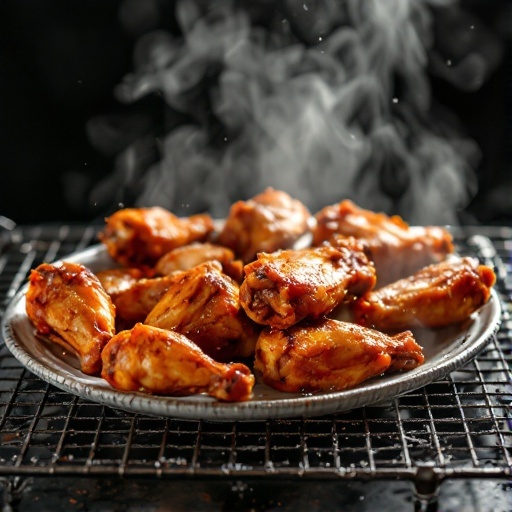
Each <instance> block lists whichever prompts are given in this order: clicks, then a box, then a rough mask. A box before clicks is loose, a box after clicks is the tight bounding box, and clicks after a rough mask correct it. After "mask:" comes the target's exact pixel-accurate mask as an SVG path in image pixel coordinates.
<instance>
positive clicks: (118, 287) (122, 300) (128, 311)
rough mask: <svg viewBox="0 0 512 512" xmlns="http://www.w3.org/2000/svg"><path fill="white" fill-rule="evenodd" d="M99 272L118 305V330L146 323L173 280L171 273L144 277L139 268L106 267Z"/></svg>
mask: <svg viewBox="0 0 512 512" xmlns="http://www.w3.org/2000/svg"><path fill="white" fill-rule="evenodd" d="M96 275H97V277H98V279H99V280H100V282H101V284H102V286H103V288H104V290H105V291H106V292H107V293H108V294H109V295H110V298H111V299H112V302H113V303H114V306H115V307H116V330H117V331H119V330H124V329H129V328H131V327H133V326H134V325H135V324H136V323H137V322H143V321H144V320H145V318H146V317H147V316H148V314H149V312H150V311H151V310H152V309H153V308H154V307H155V305H156V304H157V302H158V301H159V300H160V299H161V298H162V296H163V295H164V293H165V292H166V291H167V290H168V289H169V286H170V284H171V283H172V282H173V279H172V277H171V276H161V277H150V278H147V277H144V275H145V274H144V272H142V271H141V270H140V269H136V268H135V269H134V268H116V269H110V270H103V271H101V272H98V273H97V274H96Z"/></svg>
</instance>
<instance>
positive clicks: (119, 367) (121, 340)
mask: <svg viewBox="0 0 512 512" xmlns="http://www.w3.org/2000/svg"><path fill="white" fill-rule="evenodd" d="M102 357H103V370H102V377H103V378H104V379H105V380H107V381H108V382H109V383H110V384H111V385H112V386H113V387H115V388H116V389H121V390H124V391H144V392H147V393H154V394H158V395H173V396H183V395H193V394H197V393H207V394H209V395H211V396H212V397H214V398H217V399H219V400H225V401H231V402H235V401H243V400H247V399H249V398H250V397H251V393H252V388H253V386H254V376H253V375H252V373H251V371H250V370H249V368H248V367H247V366H245V365H244V364H242V363H232V364H225V363H219V362H216V361H214V360H213V359H212V358H210V357H208V356H207V355H206V354H205V353H204V352H202V351H201V349H200V348H199V347H198V346H197V345H196V344H195V343H193V342H191V341H190V340H189V339H188V338H187V337H186V336H184V335H182V334H179V333H177V332H175V331H168V330H166V329H160V328H158V327H152V326H149V325H143V324H137V325H135V326H134V327H133V329H131V330H126V331H121V332H120V333H118V334H116V335H115V336H114V337H113V338H112V339H111V340H110V341H109V343H108V344H107V346H106V347H105V349H104V350H103V355H102Z"/></svg>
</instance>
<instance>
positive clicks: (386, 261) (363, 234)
mask: <svg viewBox="0 0 512 512" xmlns="http://www.w3.org/2000/svg"><path fill="white" fill-rule="evenodd" d="M315 219H316V226H315V228H314V230H313V245H320V244H321V243H324V242H328V241H333V240H334V241H335V240H336V239H337V238H339V237H340V236H341V237H346V236H353V237H355V238H358V239H362V240H364V242H365V243H366V244H367V246H368V247H369V249H370V251H371V258H372V260H373V261H374V263H375V270H376V273H377V285H376V286H384V285H386V284H389V283H392V282H394V281H396V280H398V279H401V278H403V277H406V276H409V275H411V274H413V273H414V272H416V271H417V270H419V269H420V268H423V267H424V266H426V265H429V264H431V263H438V262H440V261H443V260H444V259H445V258H446V257H447V255H448V254H451V253H452V252H453V250H454V247H453V242H452V236H451V234H450V233H449V232H448V231H447V230H446V229H443V228H441V227H437V226H427V227H423V226H409V225H408V224H407V223H406V222H404V221H403V220H402V219H401V218H400V217H398V216H392V217H389V216H387V215H385V214H384V213H376V212H373V211H371V210H365V209H363V208H359V207H358V206H356V205H355V204H354V203H353V202H352V201H349V200H344V201H341V202H340V203H337V204H334V205H330V206H326V207H325V208H323V209H322V210H320V211H319V212H318V213H316V215H315Z"/></svg>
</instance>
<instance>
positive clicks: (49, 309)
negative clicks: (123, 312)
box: [26, 262, 115, 374]
mask: <svg viewBox="0 0 512 512" xmlns="http://www.w3.org/2000/svg"><path fill="white" fill-rule="evenodd" d="M26 311H27V315H28V317H29V319H30V320H31V321H32V323H33V324H34V326H35V327H36V329H37V331H38V332H39V333H40V334H42V335H44V336H46V337H48V338H49V339H50V340H51V341H53V342H56V343H59V344H60V345H62V346H64V347H65V348H68V349H69V348H70V349H71V350H72V351H73V352H74V353H75V354H76V355H77V357H78V358H79V361H80V365H81V369H82V371H83V372H84V373H87V374H95V373H98V372H99V371H100V370H101V351H102V349H103V347H104V346H105V345H106V343H107V342H108V340H110V338H111V337H112V336H113V335H114V323H115V318H114V315H115V308H114V306H113V304H112V301H111V299H110V297H109V295H108V294H107V293H106V292H105V290H104V289H103V288H102V286H101V283H100V281H99V280H98V278H97V277H96V276H95V275H94V274H93V273H92V272H91V271H90V270H89V269H87V268H86V267H84V266H83V265H80V264H77V263H70V262H61V263H56V264H49V263H42V264H41V265H39V266H38V267H37V268H36V269H33V270H32V272H31V273H30V278H29V286H28V290H27V293H26Z"/></svg>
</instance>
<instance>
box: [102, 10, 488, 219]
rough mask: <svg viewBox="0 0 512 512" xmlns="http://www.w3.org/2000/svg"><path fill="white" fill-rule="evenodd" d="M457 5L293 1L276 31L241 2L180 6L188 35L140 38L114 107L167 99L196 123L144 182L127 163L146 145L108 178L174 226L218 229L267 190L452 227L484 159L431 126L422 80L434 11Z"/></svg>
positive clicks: (174, 136) (435, 123) (166, 145)
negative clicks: (189, 217) (204, 214)
mask: <svg viewBox="0 0 512 512" xmlns="http://www.w3.org/2000/svg"><path fill="white" fill-rule="evenodd" d="M450 3H451V2H449V1H444V2H443V1H442V0H437V1H430V2H429V1H426V0H423V1H421V0H386V1H382V0H364V1H363V0H346V1H345V2H333V1H328V0H325V1H323V2H321V1H320V0H318V1H316V2H312V1H309V2H306V3H304V2H295V1H293V2H292V1H288V2H284V4H285V5H286V6H287V10H285V11H283V12H281V13H280V14H279V16H278V17H275V19H274V20H273V24H272V26H270V27H269V26H268V25H267V26H264V25H262V24H258V23H255V22H254V20H252V19H251V16H250V12H249V9H245V8H243V7H240V6H239V4H238V3H236V2H235V1H229V0H224V1H216V2H209V3H207V6H206V7H205V6H204V5H203V4H202V3H201V2H195V1H193V0H192V1H191V0H181V1H180V2H178V3H177V4H176V13H175V14H176V19H177V22H178V24H179V26H180V29H181V33H182V36H180V37H175V36H172V35H171V34H170V33H168V32H163V31H156V32H152V33H149V34H146V35H145V36H143V37H142V38H141V39H140V41H139V43H138V46H137V49H136V53H135V69H134V72H133V74H131V75H130V76H127V77H126V79H125V81H124V82H123V83H122V84H120V86H119V88H118V90H117V94H118V97H119V98H120V99H121V100H122V101H124V102H127V103H131V102H135V101H137V100H139V99H140V98H142V97H144V96H146V95H148V94H150V93H158V94H161V95H162V97H163V98H164V100H165V102H166V103H167V104H168V105H169V106H170V107H172V109H174V110H175V111H177V112H181V113H183V114H184V115H186V116H187V119H189V122H187V123H184V124H181V125H179V126H177V127H173V129H172V130H169V131H168V132H167V133H165V135H164V136H163V137H162V138H161V140H159V144H158V150H159V160H158V161H157V163H155V164H153V165H152V166H151V167H150V168H149V169H146V168H143V166H142V165H141V161H142V160H143V158H142V159H141V158H137V156H135V157H134V156H133V154H134V148H137V147H138V148H139V150H140V147H141V145H142V146H143V144H141V140H142V139H141V140H139V141H137V142H136V143H135V144H133V145H131V146H130V147H128V148H127V149H126V150H125V152H124V153H123V154H121V155H120V158H119V161H120V162H122V163H123V165H124V167H126V165H127V162H128V168H127V169H124V167H123V166H121V168H120V169H119V168H118V171H117V174H116V175H115V177H114V178H112V177H111V178H110V179H111V180H112V179H115V180H126V177H127V176H128V174H129V175H130V179H131V180H132V181H134V180H138V181H137V182H138V183H139V184H141V187H142V188H141V190H140V193H139V194H138V196H137V198H136V201H135V205H138V206H144V205H160V206H163V207H166V208H168V209H170V210H172V211H174V212H175V213H178V214H190V213H192V212H197V211H205V210H207V211H209V212H210V213H212V214H213V215H214V216H224V215H226V213H227V211H228V208H229V205H230V204H231V203H232V202H233V201H235V200H237V199H245V198H248V197H251V196H252V195H255V194H257V193H258V192H260V191H261V190H262V189H263V188H265V187H267V186H273V187H275V188H278V189H281V190H285V191H287V192H288V193H290V194H291V195H292V196H293V197H295V198H297V199H300V200H302V201H303V202H304V203H305V204H306V205H307V206H308V207H309V208H310V209H311V210H312V211H313V212H314V211H316V210H318V209H320V208H321V207H322V206H324V205H326V204H331V203H334V202H338V201H340V200H341V199H344V198H351V199H352V200H354V201H355V202H356V203H358V204H359V205H361V206H363V207H368V208H371V209H374V210H379V211H386V212H388V213H398V214H400V215H402V216H404V217H405V218H406V220H408V221H409V222H411V223H415V224H445V223H454V222H456V212H457V210H459V209H461V208H463V207H464V206H465V205H466V203H467V202H468V200H469V199H470V198H471V197H472V194H473V193H474V192H475V190H474V188H475V183H476V181H475V175H474V165H473V164H474V162H473V161H472V160H475V159H476V158H477V157H478V150H477V148H476V145H475V144H474V143H473V142H471V141H470V140H467V139H464V138H463V137H462V136H461V135H458V134H457V133H455V132H453V131H451V130H448V129H447V127H446V126H445V125H443V123H440V122H439V119H432V115H431V107H432V99H431V91H430V85H429V79H428V76H427V69H428V64H429V52H430V49H431V47H432V40H433V35H432V34H433V27H432V23H433V18H432V10H431V7H432V4H435V5H436V6H439V5H444V4H450ZM242 5H243V4H242ZM320 7H321V9H320ZM319 10H320V12H321V13H322V16H321V17H319V18H318V19H317V23H316V25H315V24H311V26H312V27H313V28H312V29H311V30H310V31H309V32H308V33H307V36H308V38H307V39H308V41H309V42H307V43H306V42H304V38H300V37H297V34H296V33H294V31H293V30H290V25H291V24H292V21H293V20H295V22H296V27H295V28H296V29H297V27H298V28H299V29H300V30H303V29H304V27H305V26H306V25H307V24H306V23H305V22H304V19H308V18H307V16H308V13H309V12H311V11H315V12H316V13H318V12H319ZM313 14H314V13H313ZM304 17H305V18H304ZM309 19H311V18H309ZM301 20H302V21H301ZM334 22H335V23H336V25H335V26H331V25H333V24H334ZM315 31H316V32H315ZM479 62H480V61H479ZM477 71H478V73H479V77H480V78H479V80H481V79H482V69H481V67H478V70H477ZM212 133H213V135H212ZM219 134H220V135H219ZM139 152H140V151H139ZM142 152H143V150H142ZM130 155H131V156H130ZM127 156H130V158H128V157H127ZM130 162H131V163H130ZM107 181H108V180H107ZM103 186H104V187H105V184H103ZM107 188H108V187H107Z"/></svg>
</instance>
